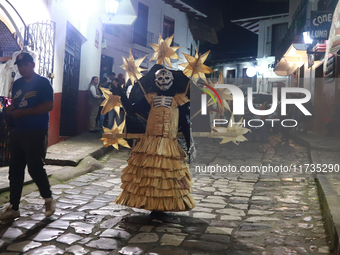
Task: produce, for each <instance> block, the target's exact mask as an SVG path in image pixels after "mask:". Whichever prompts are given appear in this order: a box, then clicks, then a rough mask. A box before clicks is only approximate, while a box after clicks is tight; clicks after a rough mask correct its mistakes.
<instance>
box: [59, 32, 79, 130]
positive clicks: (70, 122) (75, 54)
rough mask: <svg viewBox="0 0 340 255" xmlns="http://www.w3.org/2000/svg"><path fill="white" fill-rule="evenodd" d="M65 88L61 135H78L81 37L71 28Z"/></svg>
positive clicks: (67, 45)
mask: <svg viewBox="0 0 340 255" xmlns="http://www.w3.org/2000/svg"><path fill="white" fill-rule="evenodd" d="M65 46H66V47H65V59H64V77H63V90H62V98H61V113H60V136H75V135H76V125H77V123H76V120H77V101H78V90H79V70H80V51H81V39H80V38H79V37H78V36H77V35H76V34H75V33H74V32H73V31H72V30H70V29H69V28H67V30H66V45H65Z"/></svg>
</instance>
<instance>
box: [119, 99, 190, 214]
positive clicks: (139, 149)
mask: <svg viewBox="0 0 340 255" xmlns="http://www.w3.org/2000/svg"><path fill="white" fill-rule="evenodd" d="M155 96H156V93H149V94H147V95H146V96H145V97H146V100H147V101H148V103H149V104H150V106H151V110H150V113H149V117H148V121H147V126H146V132H145V134H144V135H143V136H142V138H141V139H140V141H139V143H138V144H137V145H136V146H135V147H134V148H133V149H132V157H131V158H130V159H129V160H128V166H127V167H126V168H124V170H123V175H122V177H121V179H122V185H121V188H122V189H123V191H122V193H121V194H120V195H119V196H118V197H117V199H116V201H115V202H116V203H118V204H122V205H126V206H130V207H136V208H141V209H146V210H151V211H188V210H191V209H192V208H194V207H195V200H194V198H193V197H192V196H191V195H190V192H191V191H192V180H191V175H190V171H189V166H188V164H187V163H186V162H185V157H186V154H185V152H184V150H183V149H182V147H181V146H180V145H179V143H178V141H177V138H176V137H177V130H178V117H179V109H178V107H179V106H181V105H183V104H185V103H187V102H189V99H188V98H187V97H186V95H185V94H184V93H182V94H176V95H175V96H174V97H167V100H168V104H166V106H164V104H161V105H159V104H156V103H155V98H158V99H157V100H158V102H159V100H163V99H162V96H158V97H155ZM169 98H170V99H169ZM163 102H164V100H163Z"/></svg>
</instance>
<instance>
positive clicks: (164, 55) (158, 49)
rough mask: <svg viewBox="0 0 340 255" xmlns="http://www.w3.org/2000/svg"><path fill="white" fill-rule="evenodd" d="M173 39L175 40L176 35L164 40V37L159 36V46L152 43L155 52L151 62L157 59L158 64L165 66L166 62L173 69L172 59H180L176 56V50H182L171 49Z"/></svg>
mask: <svg viewBox="0 0 340 255" xmlns="http://www.w3.org/2000/svg"><path fill="white" fill-rule="evenodd" d="M173 38H174V35H172V36H170V37H168V38H166V39H165V40H163V38H162V36H161V35H159V38H158V44H156V43H150V46H151V47H152V48H153V50H154V51H155V52H154V53H153V55H152V57H151V59H150V61H151V60H154V59H157V64H160V65H164V62H166V63H167V64H168V65H169V66H170V68H172V66H171V62H170V58H172V59H180V57H179V56H178V55H177V54H176V50H178V49H179V48H181V47H170V45H171V42H172V40H173Z"/></svg>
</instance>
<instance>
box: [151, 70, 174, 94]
mask: <svg viewBox="0 0 340 255" xmlns="http://www.w3.org/2000/svg"><path fill="white" fill-rule="evenodd" d="M155 76H156V79H155V82H156V86H157V87H158V88H159V89H160V90H162V91H167V90H168V89H169V88H170V87H171V86H172V84H173V82H174V77H173V75H172V72H170V71H169V70H167V69H160V70H158V71H157V72H156V74H155Z"/></svg>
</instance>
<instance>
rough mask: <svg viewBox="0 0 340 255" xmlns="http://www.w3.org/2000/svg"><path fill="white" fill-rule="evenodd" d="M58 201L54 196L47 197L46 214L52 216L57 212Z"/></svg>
mask: <svg viewBox="0 0 340 255" xmlns="http://www.w3.org/2000/svg"><path fill="white" fill-rule="evenodd" d="M55 204H56V201H55V200H53V198H45V216H46V217H51V216H52V215H53V214H54V212H55Z"/></svg>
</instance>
